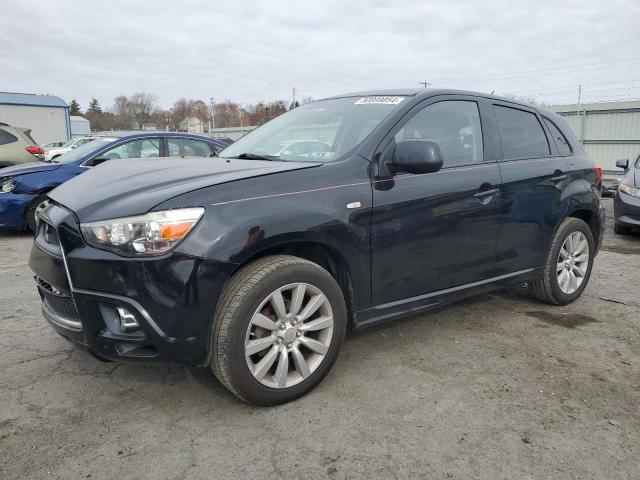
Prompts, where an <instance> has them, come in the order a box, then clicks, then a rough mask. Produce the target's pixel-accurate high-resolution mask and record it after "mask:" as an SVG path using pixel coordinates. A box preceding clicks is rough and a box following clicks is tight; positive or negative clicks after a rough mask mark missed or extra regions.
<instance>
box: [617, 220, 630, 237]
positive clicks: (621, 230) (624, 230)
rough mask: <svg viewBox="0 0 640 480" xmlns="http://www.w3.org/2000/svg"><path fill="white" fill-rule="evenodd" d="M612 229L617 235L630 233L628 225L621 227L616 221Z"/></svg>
mask: <svg viewBox="0 0 640 480" xmlns="http://www.w3.org/2000/svg"><path fill="white" fill-rule="evenodd" d="M613 231H614V232H615V233H617V234H618V235H629V234H630V233H631V229H630V228H629V227H623V226H622V225H618V224H617V223H616V224H615V225H614V226H613Z"/></svg>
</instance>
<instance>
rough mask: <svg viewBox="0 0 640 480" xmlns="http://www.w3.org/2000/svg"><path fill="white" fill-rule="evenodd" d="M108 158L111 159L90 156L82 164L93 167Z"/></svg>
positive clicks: (106, 160)
mask: <svg viewBox="0 0 640 480" xmlns="http://www.w3.org/2000/svg"><path fill="white" fill-rule="evenodd" d="M109 160H111V159H110V158H107V157H97V158H92V159H91V160H87V161H86V162H84V166H85V167H95V166H97V165H100V164H101V163H104V162H108V161H109Z"/></svg>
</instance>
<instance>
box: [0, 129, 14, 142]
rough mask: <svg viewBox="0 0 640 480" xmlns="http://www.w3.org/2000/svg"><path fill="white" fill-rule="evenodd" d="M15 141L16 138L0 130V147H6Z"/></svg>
mask: <svg viewBox="0 0 640 480" xmlns="http://www.w3.org/2000/svg"><path fill="white" fill-rule="evenodd" d="M17 141H18V137H16V136H15V135H13V134H12V133H9V132H7V131H6V130H3V129H2V128H0V145H7V144H9V143H13V142H17Z"/></svg>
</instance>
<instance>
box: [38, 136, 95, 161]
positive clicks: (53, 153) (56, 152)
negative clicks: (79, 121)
mask: <svg viewBox="0 0 640 480" xmlns="http://www.w3.org/2000/svg"><path fill="white" fill-rule="evenodd" d="M95 138H96V137H78V138H72V139H71V140H69V141H68V142H67V143H65V144H64V145H62V146H61V147H58V148H47V149H45V151H44V160H45V162H51V161H53V160H54V159H55V158H56V157H59V156H60V155H62V154H63V153H67V152H69V151H71V150H74V149H76V148H78V147H79V146H81V145H84V144H85V143H88V142H90V141H91V140H95Z"/></svg>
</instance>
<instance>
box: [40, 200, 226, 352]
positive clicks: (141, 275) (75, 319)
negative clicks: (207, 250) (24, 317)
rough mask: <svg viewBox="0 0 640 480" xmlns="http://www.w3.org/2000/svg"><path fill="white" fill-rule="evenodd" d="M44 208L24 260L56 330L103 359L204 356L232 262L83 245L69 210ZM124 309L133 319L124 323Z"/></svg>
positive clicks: (46, 317) (47, 315)
mask: <svg viewBox="0 0 640 480" xmlns="http://www.w3.org/2000/svg"><path fill="white" fill-rule="evenodd" d="M50 210H51V211H50V212H49V211H48V212H46V216H47V218H45V219H44V220H43V221H42V222H40V224H39V226H38V231H37V232H36V236H35V238H34V245H33V247H32V250H31V256H30V258H29V266H30V267H31V269H32V270H33V271H34V273H35V274H36V282H37V288H38V292H39V293H40V297H41V299H42V312H43V315H44V317H45V319H46V320H47V322H48V323H49V324H50V325H51V326H52V327H53V328H54V329H55V330H56V331H57V332H58V333H60V334H61V335H63V336H64V337H66V338H68V339H69V340H72V341H73V342H75V343H77V344H79V345H82V346H84V347H86V348H88V349H89V350H90V351H91V352H92V353H93V354H94V355H95V356H97V357H99V358H102V359H107V360H131V361H146V362H152V363H171V364H184V365H203V364H205V363H206V362H207V360H208V355H209V345H210V341H209V339H210V332H211V328H212V325H213V317H214V311H215V306H216V303H217V299H218V296H219V294H220V291H221V290H222V287H223V285H224V282H225V281H226V279H227V277H228V275H229V273H230V271H231V268H233V265H231V264H223V263H220V262H214V261H210V260H205V259H202V258H197V257H191V256H188V255H184V254H179V253H171V254H169V255H165V256H163V257H157V258H144V259H142V258H140V259H128V258H123V257H120V256H118V255H115V254H112V253H110V252H105V251H102V250H97V249H95V248H92V247H89V246H87V245H86V244H85V243H84V242H83V241H82V237H81V236H80V234H79V232H78V230H77V225H76V224H75V221H74V218H73V215H71V214H70V212H68V211H66V210H64V209H62V208H60V207H58V206H54V207H52V209H50ZM49 213H51V215H50V216H49ZM51 217H52V218H51ZM47 228H48V229H49V230H48V231H47ZM122 312H125V313H126V314H128V315H131V317H132V318H134V319H135V321H136V322H137V323H138V325H139V326H138V327H134V328H124V327H123V326H122V324H121V322H120V321H119V319H121V318H122Z"/></svg>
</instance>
